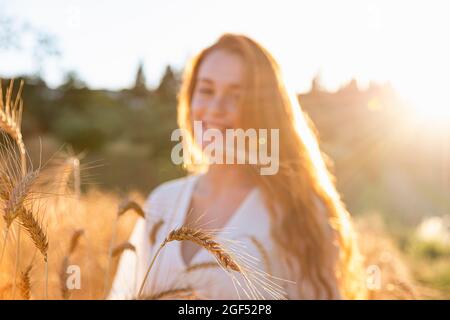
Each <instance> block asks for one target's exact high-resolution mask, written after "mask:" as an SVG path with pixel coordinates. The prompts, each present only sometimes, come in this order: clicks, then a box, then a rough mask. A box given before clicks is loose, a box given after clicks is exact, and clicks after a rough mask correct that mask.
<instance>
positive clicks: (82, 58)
mask: <svg viewBox="0 0 450 320" xmlns="http://www.w3.org/2000/svg"><path fill="white" fill-rule="evenodd" d="M0 8H1V9H0V78H2V79H3V86H5V85H6V84H7V81H8V80H9V79H10V78H16V79H17V78H22V79H24V80H25V87H24V93H23V98H24V116H23V126H22V127H23V128H22V131H23V135H24V137H25V143H26V145H27V147H28V150H29V152H30V153H31V157H32V158H33V159H34V161H39V157H40V152H41V143H42V160H44V161H45V160H47V159H49V158H50V157H51V156H52V155H53V154H54V153H55V152H57V151H58V150H60V149H64V148H70V149H71V150H72V152H73V153H74V154H78V155H82V162H83V163H86V164H93V165H87V166H88V167H93V168H91V169H86V171H89V172H88V173H87V174H86V175H85V179H84V180H83V181H82V188H83V190H84V191H86V190H87V189H89V187H90V186H92V185H95V187H96V188H99V189H101V190H105V191H108V192H109V191H113V192H118V193H123V192H130V191H137V192H140V193H141V194H143V195H147V194H148V192H150V191H151V190H152V189H153V188H154V187H155V186H156V185H158V184H160V183H161V182H163V181H167V180H169V179H173V178H176V177H180V176H183V175H184V174H185V172H184V171H183V170H182V168H181V167H178V166H175V165H173V164H172V162H171V160H170V151H171V148H172V143H171V142H170V134H171V132H172V130H173V129H175V128H176V94H177V90H178V87H179V85H180V78H181V73H182V71H183V67H184V66H185V64H186V62H187V61H188V59H189V58H190V57H192V56H193V54H195V53H196V52H197V51H199V50H200V49H202V48H204V47H206V46H208V45H210V44H211V43H212V42H214V41H215V40H216V39H217V38H218V37H219V36H220V35H221V34H222V33H224V32H237V33H243V34H246V35H248V36H250V37H253V38H254V39H255V40H257V41H259V42H260V43H262V44H263V46H265V47H266V48H268V49H269V51H270V52H272V54H273V55H274V56H275V58H276V59H278V61H279V63H280V65H281V67H282V71H283V74H284V76H285V79H286V82H287V84H288V86H289V87H290V88H291V90H293V91H295V92H296V93H297V96H298V99H299V101H300V104H301V106H302V107H303V109H304V111H305V112H306V113H307V114H308V115H309V116H310V117H311V119H312V121H313V122H314V124H315V125H316V127H317V131H318V135H319V138H320V141H321V146H322V148H323V151H324V152H325V153H326V154H327V155H328V156H329V157H330V159H331V161H332V165H331V163H330V165H331V167H330V169H331V171H332V172H333V173H334V174H335V175H336V177H337V186H338V190H339V192H340V193H341V195H342V197H343V199H344V201H345V203H346V204H347V206H348V209H349V211H350V212H351V213H352V214H353V215H354V216H355V219H356V220H357V221H359V222H358V223H360V224H361V225H362V226H361V228H363V229H364V228H366V229H370V228H372V229H373V228H378V229H377V230H379V232H382V233H383V237H388V238H389V239H390V241H391V243H392V245H393V246H395V248H396V249H395V250H396V251H395V252H396V254H398V255H399V256H401V259H402V261H404V263H405V265H406V266H407V268H408V270H409V271H410V272H411V274H412V278H413V279H414V281H415V282H417V283H418V284H419V285H420V286H422V287H424V288H426V289H424V290H425V291H424V292H426V293H427V294H425V295H429V296H433V297H435V296H439V297H445V298H450V103H449V100H448V95H447V94H448V93H449V85H450V82H449V81H448V76H449V74H450V60H449V57H450V46H449V44H448V30H450V20H448V13H449V10H448V4H447V3H446V2H445V1H395V2H392V1H367V0H366V1H340V2H334V1H323V0H320V1H314V2H313V1H308V2H306V1H235V0H230V1H226V2H225V1H200V0H194V1H178V0H176V1H166V2H164V3H161V2H157V1H145V2H144V1H134V0H129V1H95V2H92V1H64V2H57V1H50V0H41V1H25V0H15V1H5V0H0ZM94 164H95V165H94ZM364 226H365V227H364ZM366 229H365V230H366ZM380 230H381V231H380ZM377 232H378V231H377ZM372 241H375V242H376V241H377V239H376V237H375V238H374V239H372ZM382 253H383V252H376V253H375V254H377V255H379V256H380V257H379V260H380V259H381V260H380V261H384V260H386V259H388V258H386V255H382ZM383 259H384V260H383ZM426 290H430V291H426Z"/></svg>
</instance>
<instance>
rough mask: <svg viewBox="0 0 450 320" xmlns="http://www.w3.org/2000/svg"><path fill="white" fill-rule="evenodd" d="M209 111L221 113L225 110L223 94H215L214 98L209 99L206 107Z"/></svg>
mask: <svg viewBox="0 0 450 320" xmlns="http://www.w3.org/2000/svg"><path fill="white" fill-rule="evenodd" d="M208 109H209V110H210V111H211V112H215V113H223V112H226V99H225V96H223V95H217V96H215V97H214V99H211V101H210V105H209V108H208Z"/></svg>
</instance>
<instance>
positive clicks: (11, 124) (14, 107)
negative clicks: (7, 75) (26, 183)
mask: <svg viewBox="0 0 450 320" xmlns="http://www.w3.org/2000/svg"><path fill="white" fill-rule="evenodd" d="M23 85H24V82H23V80H22V81H20V86H19V91H18V92H17V95H16V99H15V101H14V103H13V101H12V100H13V97H12V96H13V89H14V80H11V81H10V84H9V87H8V89H7V90H6V97H5V102H3V88H2V83H1V80H0V129H2V130H3V131H4V132H6V133H7V134H9V135H10V136H11V137H12V138H13V139H14V140H15V141H16V143H17V146H18V147H19V150H20V154H21V155H22V165H24V164H25V163H26V162H25V161H26V158H25V154H26V151H25V144H24V143H23V137H22V132H21V129H20V127H21V122H22V110H23V101H22V98H21V97H20V96H21V94H22V89H23ZM23 169H25V168H23Z"/></svg>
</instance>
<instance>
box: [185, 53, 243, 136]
mask: <svg viewBox="0 0 450 320" xmlns="http://www.w3.org/2000/svg"><path fill="white" fill-rule="evenodd" d="M243 76H244V65H243V61H242V59H241V57H240V56H239V55H237V54H233V53H230V52H227V51H225V50H214V51H212V52H211V53H209V54H208V55H207V56H206V57H205V58H204V60H203V61H202V63H201V65H200V67H199V70H198V74H197V79H196V84H195V88H194V92H193V96H192V101H191V112H192V114H191V115H192V120H193V121H201V122H202V128H203V131H204V130H206V129H210V128H214V129H218V130H220V131H221V132H222V134H223V137H225V130H226V129H236V128H238V127H239V99H240V96H241V94H242V83H243Z"/></svg>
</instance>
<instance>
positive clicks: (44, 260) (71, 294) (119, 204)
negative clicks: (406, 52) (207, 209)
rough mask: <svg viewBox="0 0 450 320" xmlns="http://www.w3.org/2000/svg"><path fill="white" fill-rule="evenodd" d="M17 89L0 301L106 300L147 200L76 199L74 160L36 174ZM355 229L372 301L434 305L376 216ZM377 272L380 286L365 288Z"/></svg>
mask: <svg viewBox="0 0 450 320" xmlns="http://www.w3.org/2000/svg"><path fill="white" fill-rule="evenodd" d="M22 87H23V83H22V84H20V85H19V88H18V89H16V91H15V90H14V89H15V87H14V83H13V82H12V81H11V83H10V85H9V86H8V88H7V89H6V92H5V93H3V88H1V89H2V90H1V92H0V94H1V104H0V125H1V127H0V128H1V130H2V146H1V148H0V156H1V164H0V182H1V188H0V198H1V199H0V202H1V204H0V205H1V207H2V217H1V219H0V230H1V231H2V232H1V258H0V259H1V260H0V299H26V300H28V299H104V298H105V297H106V296H107V293H108V290H109V288H110V286H111V283H112V279H113V278H114V273H115V270H116V268H117V264H118V261H119V258H120V255H121V254H122V253H123V252H124V251H125V250H134V247H133V246H132V245H131V244H130V243H128V242H127V239H128V237H129V235H130V233H131V231H132V228H133V226H134V224H135V223H136V221H137V219H142V218H144V212H143V210H142V208H141V206H140V204H142V203H143V201H144V195H142V194H139V193H138V192H130V193H129V194H127V195H125V196H124V195H118V194H116V193H113V192H106V191H102V190H100V189H98V188H94V187H91V188H88V189H87V191H84V192H81V183H82V176H83V175H82V171H83V163H82V161H81V159H80V157H78V156H76V155H74V154H73V153H71V152H62V153H61V154H58V155H55V157H53V158H52V159H51V160H50V161H48V162H46V163H44V164H41V165H40V166H39V167H37V168H34V167H33V166H32V165H31V163H32V161H30V159H29V158H28V154H27V152H26V147H25V145H24V143H23V137H22V133H21V128H20V127H21V117H22V111H23V101H22V99H21V91H22ZM14 91H15V93H14ZM157 225H158V224H156V226H157ZM356 227H357V230H358V231H359V243H360V245H361V250H362V252H363V255H364V257H365V264H366V267H367V270H368V274H367V281H368V288H369V289H370V290H369V298H370V299H417V298H433V297H436V292H434V291H431V290H429V289H424V288H422V287H420V286H418V285H417V284H416V283H415V281H414V280H413V277H412V276H411V271H410V270H409V268H408V265H407V264H406V263H405V262H404V259H403V257H402V255H401V254H400V252H399V250H398V249H397V248H396V246H395V244H394V243H393V241H392V240H391V239H390V237H389V236H388V235H387V234H386V233H385V232H384V228H383V225H382V223H381V222H379V221H378V220H377V218H376V216H375V217H363V218H361V219H358V220H357V221H356ZM151 238H153V239H154V238H155V237H154V236H153V237H151ZM150 240H151V239H150ZM153 241H154V240H153ZM171 241H193V242H195V243H197V244H199V245H202V246H204V247H205V248H207V250H208V251H209V252H210V253H211V254H212V255H213V256H215V257H216V258H217V261H218V264H220V265H221V266H222V267H224V268H227V269H231V270H233V271H236V272H240V271H241V266H239V265H238V264H236V263H235V262H234V261H233V260H232V258H231V257H230V256H229V255H228V254H227V253H226V252H225V251H224V250H223V248H222V247H221V245H220V244H219V243H217V242H216V241H215V240H214V238H213V237H212V236H211V235H208V234H205V233H204V232H202V231H201V230H191V229H189V228H181V229H178V230H173V231H172V232H171V233H170V234H168V235H167V238H166V241H164V243H162V244H161V246H160V249H162V248H163V247H164V246H165V245H166V244H167V243H169V242H171ZM156 258H157V256H155V259H156ZM70 265H76V266H79V269H80V270H81V286H80V289H73V290H69V289H68V288H67V286H66V285H65V284H66V281H67V268H68V267H69V266H70ZM150 269H151V266H149V270H148V272H149V271H150ZM374 270H375V271H376V272H378V274H377V275H375V276H377V277H380V279H378V282H377V285H376V286H370V285H371V282H373V277H374V275H373V274H372V273H373V271H374ZM148 272H147V274H148ZM143 285H144V284H142V286H143ZM142 286H141V291H142ZM192 291H193V290H191V289H190V288H174V289H173V290H171V292H165V293H159V294H155V295H153V296H152V297H147V298H149V299H167V298H182V299H186V298H193V297H194V298H195V295H193V292H192ZM140 298H145V297H140Z"/></svg>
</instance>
